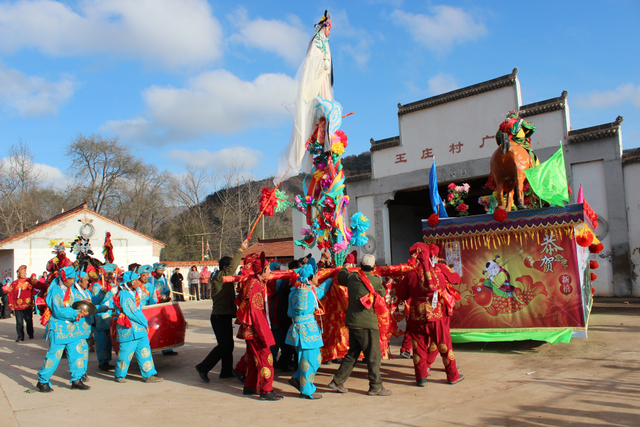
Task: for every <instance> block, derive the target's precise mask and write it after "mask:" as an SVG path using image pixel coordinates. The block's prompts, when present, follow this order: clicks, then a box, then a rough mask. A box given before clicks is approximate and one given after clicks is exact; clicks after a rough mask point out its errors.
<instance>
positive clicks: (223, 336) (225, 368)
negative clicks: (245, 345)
mask: <svg viewBox="0 0 640 427" xmlns="http://www.w3.org/2000/svg"><path fill="white" fill-rule="evenodd" d="M248 244H249V242H248V241H246V240H245V241H244V242H242V245H240V247H239V248H238V250H237V251H236V254H235V256H234V257H233V259H231V258H230V257H228V256H226V257H222V258H220V261H218V266H219V267H220V269H219V270H218V271H216V272H215V274H213V275H212V276H211V280H210V282H211V301H213V309H212V310H211V327H212V328H213V333H214V334H215V335H216V341H217V342H218V345H217V346H215V347H214V348H213V350H211V352H210V353H209V354H208V355H207V357H205V359H204V360H203V361H202V362H201V363H200V364H198V365H196V371H197V372H198V375H200V378H202V380H203V381H204V382H209V376H208V373H209V371H210V370H211V369H213V367H214V366H216V365H217V364H218V362H219V361H220V360H222V368H221V369H220V379H224V378H233V377H235V375H234V374H233V318H234V317H236V311H237V310H238V308H237V307H236V304H235V302H234V301H235V299H236V292H235V288H234V286H233V282H229V283H224V282H223V281H222V278H223V277H224V276H233V275H234V274H235V273H236V270H237V269H238V265H240V261H241V260H242V254H243V253H244V251H245V249H247V246H248Z"/></svg>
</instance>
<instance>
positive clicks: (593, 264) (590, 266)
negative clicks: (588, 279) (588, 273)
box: [589, 260, 600, 270]
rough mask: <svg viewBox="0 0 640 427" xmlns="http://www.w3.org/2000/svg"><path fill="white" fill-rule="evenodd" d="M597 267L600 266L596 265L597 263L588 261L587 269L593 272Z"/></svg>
mask: <svg viewBox="0 0 640 427" xmlns="http://www.w3.org/2000/svg"><path fill="white" fill-rule="evenodd" d="M598 267H600V264H598V261H593V260H591V261H589V268H590V269H591V270H595V269H597V268H598Z"/></svg>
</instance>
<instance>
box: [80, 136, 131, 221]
mask: <svg viewBox="0 0 640 427" xmlns="http://www.w3.org/2000/svg"><path fill="white" fill-rule="evenodd" d="M67 156H68V157H69V159H70V160H71V166H70V167H69V171H70V172H71V174H72V175H73V177H74V178H75V180H76V183H77V185H78V188H79V189H80V190H81V191H82V192H83V193H84V195H85V197H86V198H87V200H88V202H89V207H90V208H91V209H93V210H94V211H96V212H98V213H100V212H101V211H102V209H103V207H104V206H105V204H106V203H107V200H108V199H110V198H112V197H114V196H115V195H116V192H117V189H118V184H119V182H120V181H121V180H122V179H124V178H132V177H134V175H135V173H136V171H137V170H138V169H139V168H141V167H142V162H141V161H140V160H138V159H136V158H135V156H134V155H133V154H131V153H130V151H129V149H128V148H127V147H125V146H123V145H121V144H120V143H119V142H118V137H114V138H111V139H109V138H107V139H103V138H102V136H100V135H90V136H88V137H86V136H84V135H82V134H78V136H77V137H76V138H75V140H73V141H72V142H71V144H69V146H68V147H67Z"/></svg>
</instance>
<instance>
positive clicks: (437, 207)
mask: <svg viewBox="0 0 640 427" xmlns="http://www.w3.org/2000/svg"><path fill="white" fill-rule="evenodd" d="M429 197H430V198H431V206H433V213H435V214H438V216H439V217H440V218H449V215H447V210H446V209H445V208H444V202H443V201H442V199H441V198H440V193H438V175H437V174H436V158H435V157H434V158H433V165H431V170H430V171H429Z"/></svg>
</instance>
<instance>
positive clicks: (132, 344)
mask: <svg viewBox="0 0 640 427" xmlns="http://www.w3.org/2000/svg"><path fill="white" fill-rule="evenodd" d="M119 344H120V351H119V352H118V361H117V362H116V379H117V378H124V377H126V376H127V372H128V371H129V364H130V363H131V359H133V355H134V354H135V355H136V360H137V361H138V366H140V373H141V374H142V378H149V377H150V376H152V375H155V374H157V373H158V372H157V371H156V368H155V366H154V365H153V357H151V347H149V338H148V337H146V336H145V337H142V338H140V339H137V340H132V341H126V342H121V343H119Z"/></svg>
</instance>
